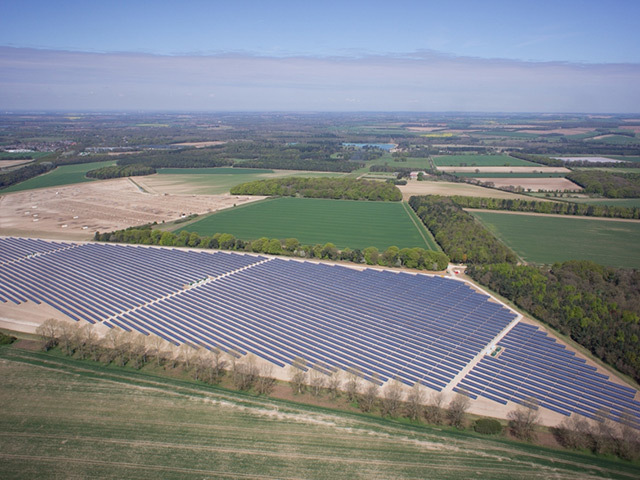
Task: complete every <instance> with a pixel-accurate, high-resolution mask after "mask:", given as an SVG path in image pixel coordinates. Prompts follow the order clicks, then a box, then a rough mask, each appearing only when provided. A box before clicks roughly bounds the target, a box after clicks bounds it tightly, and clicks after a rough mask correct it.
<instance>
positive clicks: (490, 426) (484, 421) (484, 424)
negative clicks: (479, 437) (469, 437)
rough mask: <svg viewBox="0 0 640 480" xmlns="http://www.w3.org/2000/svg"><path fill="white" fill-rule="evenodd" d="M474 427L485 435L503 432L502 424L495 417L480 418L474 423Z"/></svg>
mask: <svg viewBox="0 0 640 480" xmlns="http://www.w3.org/2000/svg"><path fill="white" fill-rule="evenodd" d="M473 429H474V430H475V431H476V432H478V433H482V434H483V435H497V434H499V433H501V432H502V425H500V422H499V421H498V420H495V419H493V418H479V419H478V420H476V422H475V423H474V424H473Z"/></svg>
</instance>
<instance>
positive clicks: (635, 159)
mask: <svg viewBox="0 0 640 480" xmlns="http://www.w3.org/2000/svg"><path fill="white" fill-rule="evenodd" d="M607 156H608V157H610V158H615V159H616V160H622V161H624V162H640V157H633V156H627V155H607Z"/></svg>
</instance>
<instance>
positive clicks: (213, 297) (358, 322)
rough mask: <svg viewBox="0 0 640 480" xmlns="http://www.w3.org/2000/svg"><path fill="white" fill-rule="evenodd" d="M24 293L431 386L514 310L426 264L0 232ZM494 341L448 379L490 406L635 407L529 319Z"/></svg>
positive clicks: (95, 314) (165, 331)
mask: <svg viewBox="0 0 640 480" xmlns="http://www.w3.org/2000/svg"><path fill="white" fill-rule="evenodd" d="M190 284H195V286H194V288H187V289H185V288H184V287H185V286H187V285H190ZM26 301H33V302H35V303H41V302H45V303H47V304H49V305H51V306H53V307H54V308H56V309H58V310H59V311H61V312H63V313H64V314H65V315H67V316H69V317H70V318H72V319H75V320H78V321H80V320H82V321H87V322H90V323H96V322H103V323H104V324H105V325H107V326H109V327H116V326H117V327H120V328H122V329H124V330H128V331H138V332H142V333H144V334H147V335H148V334H154V335H158V336H160V337H162V338H164V339H165V340H167V341H169V342H172V343H174V344H176V345H180V344H183V343H188V344H191V345H195V346H203V347H205V348H215V347H218V348H222V349H223V350H226V351H229V352H232V353H236V352H237V354H245V353H253V354H255V355H258V356H260V357H262V358H264V359H267V360H269V361H271V362H273V363H275V364H277V365H280V366H285V365H287V364H291V363H292V362H293V360H294V359H295V358H296V357H302V358H304V359H305V360H306V361H307V362H308V364H309V365H316V366H319V365H322V366H323V367H324V368H327V369H332V368H341V369H349V368H356V369H358V370H360V371H361V372H362V374H363V375H364V376H365V377H368V378H374V377H375V378H378V379H379V381H386V380H388V379H390V378H398V379H400V380H401V381H403V382H404V383H405V384H408V385H412V384H414V383H415V382H418V381H419V382H421V383H422V384H424V385H426V386H429V387H431V388H433V389H435V390H437V391H441V390H442V389H443V388H444V387H445V386H447V385H448V384H450V383H451V381H452V380H453V379H454V378H455V377H456V376H457V375H458V374H459V373H460V372H461V371H462V370H463V369H464V368H465V367H466V366H467V365H468V364H469V362H470V361H472V360H473V359H474V357H476V356H477V355H478V354H479V353H480V352H482V350H483V349H484V348H485V347H486V346H487V345H488V344H490V343H491V341H492V340H493V339H494V338H495V337H496V336H497V335H498V334H499V333H501V332H503V331H504V329H505V328H506V327H507V326H508V325H509V324H510V323H511V322H513V321H514V320H515V319H516V315H515V314H514V313H513V312H512V311H510V310H508V309H507V308H504V307H503V306H501V305H499V304H497V303H495V302H492V301H490V300H489V297H487V296H486V295H483V294H480V293H478V292H477V291H475V290H473V289H472V288H471V287H469V286H468V285H467V284H465V283H463V282H460V281H455V280H451V279H445V278H441V277H437V276H436V277H431V276H427V275H412V274H408V273H396V272H390V271H378V270H371V269H366V270H362V271H360V270H354V269H350V268H346V267H341V266H331V265H326V264H316V263H309V262H298V261H291V260H283V259H278V258H276V259H273V258H266V257H260V256H253V255H242V254H232V253H223V252H216V253H210V252H194V251H186V250H178V249H159V248H147V247H136V246H122V245H110V244H95V243H87V244H74V243H66V242H49V241H44V240H32V239H17V238H0V302H2V303H6V302H14V303H18V304H19V303H22V302H26ZM0 307H1V303H0ZM500 345H501V346H502V347H503V348H504V351H503V353H502V354H501V355H500V357H499V358H493V357H488V356H487V357H484V358H483V359H482V360H481V361H480V362H479V363H478V364H477V365H476V366H475V367H474V368H473V369H471V371H470V372H468V373H467V374H466V376H465V377H464V378H463V379H462V380H461V381H460V382H459V383H458V384H457V385H456V387H455V389H454V390H456V391H461V390H462V389H464V390H465V391H467V392H468V393H469V394H470V395H471V396H472V397H478V396H482V397H485V398H488V399H490V400H493V401H496V402H499V403H502V404H506V403H507V401H509V400H511V401H514V402H520V403H522V402H523V401H524V400H525V399H526V398H528V397H535V398H536V399H538V400H539V401H540V402H541V404H542V406H544V407H546V408H549V409H551V410H554V411H557V412H559V413H562V414H565V415H568V414H570V413H572V412H577V413H581V414H583V415H586V416H593V414H594V412H595V411H596V410H597V409H598V408H601V407H605V408H608V409H610V410H611V412H613V415H614V416H615V418H619V417H620V416H621V415H623V414H626V413H630V414H631V415H632V416H635V418H636V419H638V418H639V416H640V404H639V403H638V402H637V401H635V400H634V395H635V394H636V392H635V390H633V389H631V388H629V387H624V386H620V385H617V384H615V383H613V382H610V381H609V379H608V377H607V376H605V375H603V374H600V373H598V372H597V371H596V370H595V368H593V367H591V366H589V365H587V364H586V362H585V360H584V359H581V358H579V357H577V356H576V355H574V354H573V353H572V352H569V351H567V350H566V349H565V348H564V347H563V346H562V345H560V344H559V343H557V342H556V341H555V340H554V339H553V338H551V337H549V336H547V335H546V334H545V333H544V332H543V331H541V330H539V329H538V328H537V327H534V326H531V325H527V324H524V323H517V324H516V325H515V327H514V328H513V329H512V330H511V331H510V332H509V333H508V334H507V335H506V336H505V337H504V338H503V340H501V341H500Z"/></svg>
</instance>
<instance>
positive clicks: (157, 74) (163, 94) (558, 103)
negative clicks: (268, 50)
mask: <svg viewBox="0 0 640 480" xmlns="http://www.w3.org/2000/svg"><path fill="white" fill-rule="evenodd" d="M638 84H640V65H637V64H616V65H609V64H595V65H594V64H570V63H560V62H553V63H549V62H547V63H535V62H519V61H511V60H486V59H479V58H468V57H454V56H447V55H441V54H438V53H437V52H433V51H421V52H414V53H411V54H406V55H398V54H393V55H371V56H360V57H348V56H345V57H326V58H323V57H304V56H291V57H266V56H255V55H249V54H238V53H227V54H218V55H205V56H202V55H183V56H160V55H147V54H137V53H107V54H97V53H86V52H67V51H51V50H35V49H23V48H9V47H0V109H2V110H23V109H38V110H47V109H61V110H64V109H74V110H105V109H110V110H184V111H187V110H210V111H215V110H305V111H308V110H335V111H340V110H345V111H346V110H353V109H354V108H355V107H357V109H358V110H396V111H401V110H413V111H420V110H421V111H435V110H457V111H503V112H512V111H528V112H536V111H545V112H561V111H565V112H566V111H571V112H593V113H598V112H620V113H626V112H633V113H636V112H638V111H640V90H639V89H638V88H637V85H638Z"/></svg>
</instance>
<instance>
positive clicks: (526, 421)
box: [507, 397, 540, 441]
mask: <svg viewBox="0 0 640 480" xmlns="http://www.w3.org/2000/svg"><path fill="white" fill-rule="evenodd" d="M538 405H539V402H538V400H536V399H535V398H533V397H530V398H526V399H525V400H524V402H523V404H522V405H519V406H518V408H516V409H515V410H513V411H511V412H509V413H508V414H507V418H508V419H509V429H510V431H511V434H512V435H513V436H514V437H517V438H519V439H521V440H527V441H532V440H535V438H536V427H537V426H538V418H539V417H540V412H539V410H538V408H539V407H538Z"/></svg>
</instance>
